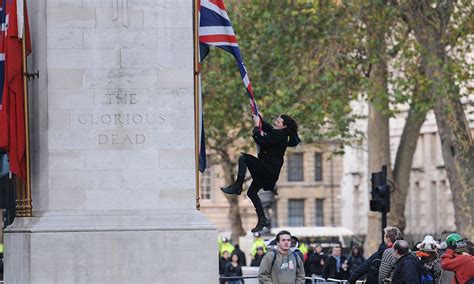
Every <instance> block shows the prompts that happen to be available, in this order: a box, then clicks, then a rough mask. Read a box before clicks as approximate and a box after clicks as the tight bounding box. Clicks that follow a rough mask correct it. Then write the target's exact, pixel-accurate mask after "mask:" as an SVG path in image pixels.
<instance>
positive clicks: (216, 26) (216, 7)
mask: <svg viewBox="0 0 474 284" xmlns="http://www.w3.org/2000/svg"><path fill="white" fill-rule="evenodd" d="M199 12H200V17H199V53H200V58H201V61H202V60H203V59H204V58H205V57H206V56H207V55H208V54H209V47H210V46H217V47H219V48H222V49H224V50H225V51H227V52H229V53H230V54H232V55H233V56H234V58H235V60H236V61H237V66H238V68H239V71H240V75H241V76H242V80H243V82H244V85H245V88H246V90H247V94H248V96H249V99H250V104H251V106H252V113H253V114H255V115H257V114H258V113H259V112H258V106H257V103H256V102H255V98H254V94H253V89H252V85H251V84H250V79H249V77H248V74H247V69H246V68H245V65H244V61H243V59H242V55H241V53H240V49H239V45H238V44H237V37H236V36H235V33H234V29H233V28H232V23H231V21H230V19H229V16H228V15H227V11H226V8H225V6H224V1H223V0H201V4H200V9H199ZM199 161H200V163H199V168H200V170H201V171H203V170H202V168H205V146H204V129H203V128H202V130H201V148H200V157H199ZM201 161H204V164H202V163H201Z"/></svg>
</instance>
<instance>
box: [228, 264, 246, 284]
mask: <svg viewBox="0 0 474 284" xmlns="http://www.w3.org/2000/svg"><path fill="white" fill-rule="evenodd" d="M224 276H226V277H230V276H242V267H241V266H240V265H237V266H236V267H234V266H233V265H232V262H228V263H227V264H226V265H225V271H224ZM232 280H239V278H236V279H226V281H232ZM241 282H243V281H242V280H241Z"/></svg>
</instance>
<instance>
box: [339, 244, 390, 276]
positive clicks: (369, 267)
mask: <svg viewBox="0 0 474 284" xmlns="http://www.w3.org/2000/svg"><path fill="white" fill-rule="evenodd" d="M386 248H387V246H386V245H385V243H382V244H380V246H379V249H378V250H377V251H376V252H375V253H373V254H372V255H371V256H370V257H369V258H367V259H366V260H365V261H364V262H363V263H362V264H361V265H359V266H358V267H357V268H356V269H355V270H352V271H351V276H350V277H349V280H348V282H349V283H351V284H355V283H356V282H357V280H361V279H362V278H363V276H364V275H366V284H378V283H379V267H380V263H381V262H382V255H383V252H384V251H385V249H386Z"/></svg>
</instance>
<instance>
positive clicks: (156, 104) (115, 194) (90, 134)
mask: <svg viewBox="0 0 474 284" xmlns="http://www.w3.org/2000/svg"><path fill="white" fill-rule="evenodd" d="M27 4H28V5H29V6H28V8H29V16H30V27H31V34H32V41H33V49H34V50H33V54H32V56H30V57H31V58H30V59H29V69H30V71H34V72H36V71H37V70H39V73H40V78H39V79H36V80H35V81H34V82H33V83H30V98H31V99H30V101H31V103H30V117H31V118H30V119H31V123H30V125H31V145H32V149H31V156H32V158H31V161H32V192H33V215H34V216H33V217H32V218H17V219H16V220H15V222H14V223H13V224H12V225H11V226H10V227H9V228H8V229H7V230H6V234H5V244H6V245H5V247H6V251H5V258H6V259H5V261H6V263H5V277H6V279H5V280H6V283H187V282H192V283H206V284H208V283H218V263H217V261H218V259H217V232H216V230H215V227H214V226H213V225H212V224H210V223H209V222H208V220H207V219H206V218H205V217H204V216H203V215H202V214H201V213H200V212H199V211H197V210H196V209H195V164H194V147H195V145H194V120H193V117H194V99H193V27H192V13H193V12H192V1H190V0H120V1H118V0H29V1H27Z"/></svg>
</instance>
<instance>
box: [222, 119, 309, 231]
mask: <svg viewBox="0 0 474 284" xmlns="http://www.w3.org/2000/svg"><path fill="white" fill-rule="evenodd" d="M253 121H254V129H253V136H252V137H253V139H254V140H255V142H256V143H257V145H258V147H259V151H258V157H254V156H252V155H249V154H246V153H242V155H241V156H240V158H239V161H238V172H237V179H236V180H235V182H234V183H233V184H232V185H229V186H227V187H224V188H221V190H222V191H223V192H224V193H226V194H236V195H240V194H241V193H242V185H243V184H244V181H245V174H246V172H247V168H248V169H249V172H250V175H251V176H252V183H251V184H250V187H249V189H248V191H247V196H248V197H249V198H250V200H251V201H252V203H253V205H254V207H255V212H256V213H257V217H258V222H257V225H256V226H255V228H253V229H252V230H251V231H252V233H255V232H259V231H261V230H263V228H265V227H267V228H268V227H270V226H271V222H270V221H269V220H268V219H267V217H266V216H265V212H264V210H263V205H262V202H261V200H260V197H259V196H258V192H259V191H260V189H262V188H263V190H267V191H268V190H270V191H272V190H274V188H275V184H276V182H277V180H278V177H279V176H280V170H281V167H282V166H283V161H284V156H285V152H286V149H287V147H295V146H296V145H298V144H299V143H300V142H301V140H300V139H299V137H298V124H297V123H296V121H295V120H294V119H293V118H291V117H290V116H288V115H285V114H282V115H280V116H278V117H277V118H276V119H275V121H274V122H273V126H272V125H270V124H268V123H266V122H265V121H263V119H262V117H261V116H260V115H254V116H253Z"/></svg>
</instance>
